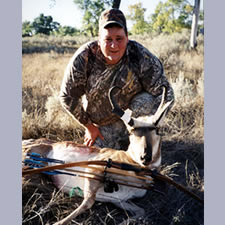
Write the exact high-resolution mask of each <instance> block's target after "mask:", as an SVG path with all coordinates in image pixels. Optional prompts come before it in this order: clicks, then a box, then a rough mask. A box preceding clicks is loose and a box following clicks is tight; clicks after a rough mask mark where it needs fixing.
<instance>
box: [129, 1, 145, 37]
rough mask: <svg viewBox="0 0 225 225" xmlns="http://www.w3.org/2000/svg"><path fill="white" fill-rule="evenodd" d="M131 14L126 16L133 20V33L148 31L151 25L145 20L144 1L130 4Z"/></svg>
mask: <svg viewBox="0 0 225 225" xmlns="http://www.w3.org/2000/svg"><path fill="white" fill-rule="evenodd" d="M128 10H129V14H128V15H127V16H126V17H127V19H128V20H131V21H133V23H134V24H133V26H132V28H131V33H132V34H143V33H144V32H146V31H148V29H149V25H148V23H147V22H146V21H145V18H144V14H145V11H146V9H145V8H143V7H142V3H137V4H134V5H129V6H128Z"/></svg>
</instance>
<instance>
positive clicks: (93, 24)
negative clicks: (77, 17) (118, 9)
mask: <svg viewBox="0 0 225 225" xmlns="http://www.w3.org/2000/svg"><path fill="white" fill-rule="evenodd" d="M73 1H74V3H75V4H76V5H77V6H78V7H79V8H80V10H82V11H83V13H84V15H83V20H82V29H83V31H84V32H85V33H87V34H89V35H91V36H92V37H93V36H96V35H97V34H98V20H99V17H100V14H101V12H102V11H103V10H105V9H106V8H107V7H109V6H112V4H113V0H73Z"/></svg>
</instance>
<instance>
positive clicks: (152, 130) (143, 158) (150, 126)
mask: <svg viewBox="0 0 225 225" xmlns="http://www.w3.org/2000/svg"><path fill="white" fill-rule="evenodd" d="M118 89H119V88H118V87H112V88H111V89H110V90H109V101H110V104H111V106H112V112H113V113H115V114H116V115H118V116H119V117H120V118H121V119H122V120H123V122H124V123H125V125H126V127H127V130H128V131H129V134H130V136H129V139H130V145H129V147H128V150H127V152H128V153H129V154H130V156H131V158H132V159H133V160H134V161H135V162H137V163H138V164H139V165H142V166H145V167H149V168H157V167H158V166H160V164H161V136H160V135H159V133H158V129H159V124H161V122H162V121H163V118H164V116H165V114H166V112H167V110H168V107H169V106H170V105H171V104H172V102H173V101H169V102H167V103H165V104H164V101H165V92H166V87H163V90H162V99H161V103H160V105H159V107H158V109H157V111H156V113H155V114H154V115H150V116H141V117H138V118H133V117H132V116H131V114H132V111H131V110H129V109H127V110H125V111H123V110H122V109H121V108H120V107H119V106H118V104H117V103H116V101H115V99H114V94H115V92H116V91H118Z"/></svg>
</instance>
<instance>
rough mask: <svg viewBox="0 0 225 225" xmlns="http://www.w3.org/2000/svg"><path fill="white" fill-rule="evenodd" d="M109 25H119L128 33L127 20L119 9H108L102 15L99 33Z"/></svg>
mask: <svg viewBox="0 0 225 225" xmlns="http://www.w3.org/2000/svg"><path fill="white" fill-rule="evenodd" d="M109 24H117V25H119V26H120V27H122V28H123V29H124V30H125V32H126V33H127V23H126V18H125V16H124V14H123V13H122V11H120V10H119V9H107V10H105V11H103V12H102V13H101V16H100V19H99V31H100V30H101V29H102V28H106V27H107V26H108V25H109Z"/></svg>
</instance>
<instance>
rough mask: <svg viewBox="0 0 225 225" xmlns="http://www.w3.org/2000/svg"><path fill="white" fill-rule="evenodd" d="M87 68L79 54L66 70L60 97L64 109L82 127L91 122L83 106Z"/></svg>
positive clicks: (83, 58)
mask: <svg viewBox="0 0 225 225" xmlns="http://www.w3.org/2000/svg"><path fill="white" fill-rule="evenodd" d="M77 51H78V50H77ZM85 67H86V63H85V57H84V56H83V55H82V54H78V52H77V53H76V54H75V55H74V57H73V58H72V59H71V60H70V62H69V64H68V66H67V68H66V71H65V74H64V78H63V81H62V85H61V90H60V96H59V97H60V102H61V104H62V106H63V108H65V109H66V111H67V112H68V113H69V114H71V115H72V117H73V118H74V119H75V120H77V121H78V122H79V123H80V124H81V125H85V124H88V123H89V122H90V121H89V118H88V115H87V113H86V112H85V110H84V107H83V104H82V96H83V95H84V94H85V87H86V73H85V71H86V69H85Z"/></svg>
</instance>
